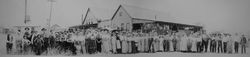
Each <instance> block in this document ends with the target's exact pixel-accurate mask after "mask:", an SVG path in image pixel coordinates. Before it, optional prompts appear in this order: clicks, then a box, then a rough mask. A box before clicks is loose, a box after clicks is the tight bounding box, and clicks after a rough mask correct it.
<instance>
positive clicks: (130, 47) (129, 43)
mask: <svg viewBox="0 0 250 57" xmlns="http://www.w3.org/2000/svg"><path fill="white" fill-rule="evenodd" d="M131 52H132V45H131V41H128V52H127V53H131Z"/></svg>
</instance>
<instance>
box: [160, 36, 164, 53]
mask: <svg viewBox="0 0 250 57" xmlns="http://www.w3.org/2000/svg"><path fill="white" fill-rule="evenodd" d="M163 41H164V40H163V39H160V43H159V49H160V51H163V50H164V49H163Z"/></svg>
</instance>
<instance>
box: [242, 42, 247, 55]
mask: <svg viewBox="0 0 250 57" xmlns="http://www.w3.org/2000/svg"><path fill="white" fill-rule="evenodd" d="M242 52H243V53H246V45H245V44H243V45H242Z"/></svg>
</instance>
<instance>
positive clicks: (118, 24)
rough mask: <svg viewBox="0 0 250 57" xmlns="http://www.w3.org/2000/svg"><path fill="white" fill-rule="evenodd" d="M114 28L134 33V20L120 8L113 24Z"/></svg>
mask: <svg viewBox="0 0 250 57" xmlns="http://www.w3.org/2000/svg"><path fill="white" fill-rule="evenodd" d="M111 25H112V28H115V29H118V28H120V29H125V30H129V31H132V18H131V17H130V16H129V14H128V13H127V12H126V10H125V9H124V8H123V7H120V8H119V10H118V11H117V13H116V14H115V15H114V18H113V20H112V22H111Z"/></svg>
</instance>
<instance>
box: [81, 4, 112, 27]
mask: <svg viewBox="0 0 250 57" xmlns="http://www.w3.org/2000/svg"><path fill="white" fill-rule="evenodd" d="M114 11H115V10H113V9H104V8H96V7H90V8H88V10H87V12H86V14H85V17H84V19H83V22H82V24H83V23H84V22H85V21H86V18H87V16H88V15H91V14H92V16H94V17H95V18H96V19H98V20H101V21H104V20H110V19H111V17H112V16H113V13H114Z"/></svg>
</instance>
